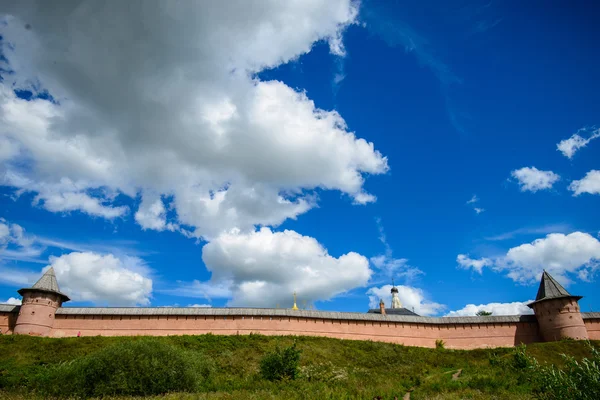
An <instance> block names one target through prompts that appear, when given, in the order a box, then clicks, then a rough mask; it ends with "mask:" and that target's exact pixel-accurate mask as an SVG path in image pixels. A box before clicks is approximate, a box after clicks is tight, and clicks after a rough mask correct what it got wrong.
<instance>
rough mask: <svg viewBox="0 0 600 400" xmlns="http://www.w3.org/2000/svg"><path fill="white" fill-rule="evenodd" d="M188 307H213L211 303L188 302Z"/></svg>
mask: <svg viewBox="0 0 600 400" xmlns="http://www.w3.org/2000/svg"><path fill="white" fill-rule="evenodd" d="M188 307H197V308H211V307H212V306H211V305H210V304H188Z"/></svg>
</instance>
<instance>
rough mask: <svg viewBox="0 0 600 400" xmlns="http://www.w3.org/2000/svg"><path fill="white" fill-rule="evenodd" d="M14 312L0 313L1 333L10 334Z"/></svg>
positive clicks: (14, 316) (13, 325) (13, 322)
mask: <svg viewBox="0 0 600 400" xmlns="http://www.w3.org/2000/svg"><path fill="white" fill-rule="evenodd" d="M15 320H16V314H14V313H0V331H2V334H3V335H6V334H11V333H12V331H13V329H14V327H15Z"/></svg>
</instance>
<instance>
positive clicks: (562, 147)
mask: <svg viewBox="0 0 600 400" xmlns="http://www.w3.org/2000/svg"><path fill="white" fill-rule="evenodd" d="M589 131H591V134H590V136H589V137H588V138H587V139H585V138H584V137H582V136H581V135H579V134H580V133H585V134H587V133H588V132H589ZM599 137H600V128H598V129H594V128H583V129H580V130H579V131H577V133H575V134H573V136H571V137H570V138H568V139H565V140H561V141H560V143H558V144H557V145H556V149H557V150H558V151H560V152H561V153H562V154H563V155H564V156H565V157H567V158H569V159H571V158H573V156H574V155H575V153H576V152H577V151H578V150H579V149H582V148H584V147H585V146H587V145H588V143H589V142H591V141H592V140H594V139H597V138H599Z"/></svg>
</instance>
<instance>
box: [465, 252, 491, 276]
mask: <svg viewBox="0 0 600 400" xmlns="http://www.w3.org/2000/svg"><path fill="white" fill-rule="evenodd" d="M456 262H457V263H458V266H459V267H460V268H462V269H469V268H472V269H473V270H475V271H476V272H478V273H480V274H481V273H482V271H483V267H489V266H492V265H493V264H494V262H493V261H492V260H491V259H489V258H480V259H472V258H469V256H468V255H465V254H459V255H458V256H457V257H456Z"/></svg>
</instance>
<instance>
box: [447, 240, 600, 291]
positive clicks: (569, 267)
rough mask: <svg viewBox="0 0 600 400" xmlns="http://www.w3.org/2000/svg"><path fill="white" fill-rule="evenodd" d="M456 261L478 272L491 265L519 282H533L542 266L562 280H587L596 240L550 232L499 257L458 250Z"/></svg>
mask: <svg viewBox="0 0 600 400" xmlns="http://www.w3.org/2000/svg"><path fill="white" fill-rule="evenodd" d="M457 262H458V263H459V267H461V268H466V269H468V268H473V269H474V270H476V271H477V272H479V273H481V271H482V269H483V267H492V268H493V269H494V270H495V271H502V272H507V276H508V277H509V278H511V279H512V280H514V281H515V282H519V283H523V284H532V283H535V282H537V281H538V280H539V278H540V276H541V274H542V271H543V270H544V269H545V270H546V271H548V272H549V273H550V274H551V275H552V276H554V277H555V278H556V279H558V280H559V281H561V282H562V283H564V284H568V283H570V281H571V278H570V277H569V275H576V276H577V277H578V278H579V279H580V280H584V281H589V280H591V279H592V277H593V275H594V274H595V272H596V271H597V269H598V267H599V266H600V241H598V239H596V238H595V237H593V236H591V235H590V234H588V233H583V232H573V233H570V234H568V235H565V234H563V233H551V234H548V235H547V236H546V237H545V238H543V239H536V240H534V241H533V242H531V243H525V244H522V245H520V246H516V247H513V248H511V249H510V250H508V252H507V253H506V255H505V256H502V257H497V258H495V259H489V258H481V259H478V260H473V259H470V258H468V257H467V256H465V255H463V254H459V255H458V257H457Z"/></svg>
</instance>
